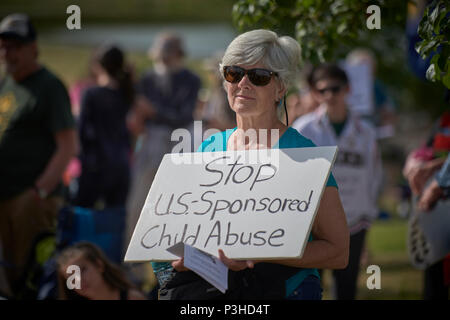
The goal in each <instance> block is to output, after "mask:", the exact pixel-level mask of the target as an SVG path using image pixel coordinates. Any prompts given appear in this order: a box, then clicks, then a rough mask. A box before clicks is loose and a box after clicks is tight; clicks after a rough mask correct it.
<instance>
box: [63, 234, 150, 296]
mask: <svg viewBox="0 0 450 320" xmlns="http://www.w3.org/2000/svg"><path fill="white" fill-rule="evenodd" d="M71 265H75V266H78V267H79V268H80V271H81V272H80V278H81V279H80V288H79V289H76V288H75V289H73V290H71V289H69V288H68V286H67V280H68V278H69V277H70V276H71V275H73V274H74V273H73V271H72V272H69V273H67V270H68V267H69V266H71ZM57 266H58V291H59V298H60V299H61V300H76V299H86V300H146V297H145V296H144V295H143V294H142V293H141V292H140V291H138V290H137V289H136V288H135V287H134V285H133V284H132V283H131V282H130V281H129V280H128V279H127V278H126V276H125V273H124V272H123V271H122V270H121V269H120V268H119V267H118V266H116V265H114V264H113V263H111V262H110V261H109V260H108V259H107V258H106V256H105V255H104V254H103V252H102V251H101V249H100V248H98V247H97V246H96V245H94V244H92V243H89V242H79V243H77V244H75V245H73V246H71V247H68V248H66V249H64V250H63V251H62V252H61V254H60V255H59V257H58V259H57ZM69 281H70V280H69ZM70 283H72V281H70Z"/></svg>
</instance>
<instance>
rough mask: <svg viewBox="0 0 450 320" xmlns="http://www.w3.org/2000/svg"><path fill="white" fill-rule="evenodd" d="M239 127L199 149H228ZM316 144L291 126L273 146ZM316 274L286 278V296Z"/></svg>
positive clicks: (332, 183)
mask: <svg viewBox="0 0 450 320" xmlns="http://www.w3.org/2000/svg"><path fill="white" fill-rule="evenodd" d="M236 129H237V128H234V129H228V130H226V131H222V132H219V133H216V134H214V135H212V136H210V137H209V138H208V139H206V140H205V141H203V143H202V144H201V145H200V147H199V148H198V150H197V151H199V152H213V151H226V150H227V142H228V139H229V138H230V136H231V134H232V133H233V132H234V131H236ZM315 146H316V145H315V144H314V143H313V142H312V141H311V140H309V139H307V138H305V137H304V136H302V135H301V134H300V133H299V132H298V131H297V130H295V129H293V128H292V127H289V128H288V129H287V130H286V132H285V133H284V134H283V135H282V136H281V138H280V140H279V141H278V142H277V144H275V145H274V146H273V148H274V149H276V148H278V149H289V148H308V147H315ZM327 187H336V188H337V183H336V179H335V178H334V176H333V174H332V173H331V174H330V177H329V178H328V181H327ZM311 240H312V235H310V236H309V241H311ZM311 274H312V275H315V276H317V277H318V278H320V276H319V272H318V271H317V269H315V268H311V269H300V271H299V272H298V273H297V274H295V275H293V276H292V277H290V278H289V279H288V280H286V297H287V296H289V295H290V294H291V293H292V292H293V291H294V290H295V289H296V288H297V287H298V286H299V285H300V284H301V283H302V282H303V280H304V279H305V278H306V277H307V276H309V275H311Z"/></svg>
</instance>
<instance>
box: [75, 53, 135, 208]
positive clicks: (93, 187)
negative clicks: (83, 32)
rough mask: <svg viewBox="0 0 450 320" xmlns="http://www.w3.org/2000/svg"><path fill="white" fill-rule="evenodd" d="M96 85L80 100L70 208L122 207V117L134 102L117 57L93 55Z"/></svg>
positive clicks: (126, 153) (125, 140)
mask: <svg viewBox="0 0 450 320" xmlns="http://www.w3.org/2000/svg"><path fill="white" fill-rule="evenodd" d="M94 70H95V73H96V82H97V85H96V86H94V87H91V88H88V89H87V90H86V91H85V92H84V94H83V97H82V102H81V115H80V119H79V137H80V142H81V154H80V160H81V166H82V173H81V176H80V178H79V188H78V194H77V196H76V200H75V203H76V204H77V205H79V206H83V207H95V208H102V207H123V206H125V201H126V197H127V193H128V186H129V175H130V159H129V158H130V148H131V146H130V136H129V132H128V129H127V127H126V115H127V113H128V110H129V109H130V107H131V104H132V103H133V99H134V92H133V83H132V80H131V74H130V72H129V71H127V70H126V67H125V59H124V54H123V52H122V51H121V50H120V49H119V48H117V47H115V46H107V47H102V48H100V49H98V50H97V52H96V53H95V55H94Z"/></svg>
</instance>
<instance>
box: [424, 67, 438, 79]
mask: <svg viewBox="0 0 450 320" xmlns="http://www.w3.org/2000/svg"><path fill="white" fill-rule="evenodd" d="M426 77H427V79H428V80H430V81H433V82H435V81H436V70H435V68H434V64H430V66H429V67H428V69H427V73H426Z"/></svg>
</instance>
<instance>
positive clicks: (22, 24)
mask: <svg viewBox="0 0 450 320" xmlns="http://www.w3.org/2000/svg"><path fill="white" fill-rule="evenodd" d="M0 38H10V39H17V40H20V41H23V42H31V41H34V40H36V29H35V28H34V26H33V25H32V24H31V21H30V18H29V17H28V16H27V15H26V14H22V13H13V14H10V15H8V16H6V17H5V18H3V20H2V21H1V22H0Z"/></svg>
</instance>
